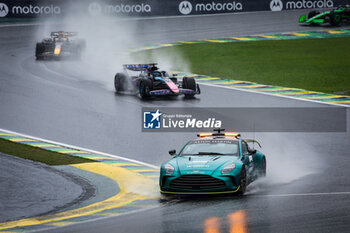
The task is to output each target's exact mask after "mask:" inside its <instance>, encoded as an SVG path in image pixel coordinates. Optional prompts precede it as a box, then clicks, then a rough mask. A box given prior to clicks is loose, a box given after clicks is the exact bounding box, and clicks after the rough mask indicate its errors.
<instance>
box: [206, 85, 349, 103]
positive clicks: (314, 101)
mask: <svg viewBox="0 0 350 233" xmlns="http://www.w3.org/2000/svg"><path fill="white" fill-rule="evenodd" d="M199 84H200V85H206V86H212V87H220V88H226V89H231V90H236V91H244V92H249V93H256V94H261V95H269V96H274V97H281V98H287V99H293V100H301V101H307V102H312V103H317V104H328V105H333V106H339V107H346V108H350V105H345V104H337V103H328V102H321V101H317V100H312V99H303V98H298V97H293V96H284V95H277V94H273V93H266V92H260V91H253V90H246V89H241V88H237V87H229V86H221V85H217V84H210V83H201V82H199Z"/></svg>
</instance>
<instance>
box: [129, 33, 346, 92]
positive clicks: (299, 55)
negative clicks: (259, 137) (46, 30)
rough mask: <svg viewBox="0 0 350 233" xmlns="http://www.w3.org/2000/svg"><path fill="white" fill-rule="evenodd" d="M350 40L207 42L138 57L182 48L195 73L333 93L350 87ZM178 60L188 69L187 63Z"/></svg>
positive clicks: (144, 56) (140, 55)
mask: <svg viewBox="0 0 350 233" xmlns="http://www.w3.org/2000/svg"><path fill="white" fill-rule="evenodd" d="M349 44H350V37H341V38H325V39H297V40H268V41H252V42H233V43H203V44H193V45H181V46H175V47H170V48H162V49H157V50H153V51H145V52H140V53H135V54H134V56H135V57H136V58H137V59H139V60H140V62H141V60H142V61H143V62H154V61H157V58H164V57H172V54H175V55H176V56H175V57H178V54H179V53H180V54H181V55H182V57H183V60H184V62H186V63H188V65H189V66H190V69H191V72H192V73H197V74H202V75H208V76H215V77H221V78H227V79H234V80H244V81H252V82H257V83H260V84H267V85H274V86H284V87H294V88H301V89H306V90H313V91H320V92H326V93H333V92H344V91H347V90H350V65H349V64H350V46H349ZM158 60H159V59H158ZM173 63H174V65H175V67H172V68H173V69H174V70H180V71H184V70H182V69H183V67H182V64H183V63H182V62H179V64H178V65H177V66H176V61H175V62H173Z"/></svg>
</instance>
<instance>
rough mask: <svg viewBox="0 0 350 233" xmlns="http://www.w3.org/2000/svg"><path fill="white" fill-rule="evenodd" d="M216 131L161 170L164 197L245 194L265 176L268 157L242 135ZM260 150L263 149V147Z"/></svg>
mask: <svg viewBox="0 0 350 233" xmlns="http://www.w3.org/2000/svg"><path fill="white" fill-rule="evenodd" d="M223 131H224V129H214V132H213V133H200V134H198V138H196V139H194V140H191V141H189V142H187V143H186V145H185V146H184V147H183V148H182V149H181V150H180V152H179V153H176V150H171V151H169V154H170V155H172V156H174V158H172V159H171V160H169V161H167V162H165V163H163V164H162V166H161V170H160V178H159V185H160V192H161V193H162V194H170V195H172V194H175V195H177V194H178V195H193V194H226V193H227V194H228V193H238V194H243V193H244V192H245V190H246V187H247V185H248V184H250V183H251V182H253V181H254V180H256V179H257V178H259V177H263V176H265V175H266V157H265V155H264V154H263V153H261V152H259V151H257V150H256V149H253V148H252V147H251V146H249V144H252V143H253V144H257V145H258V146H260V144H259V142H258V141H257V140H255V139H242V138H241V136H240V134H237V133H231V132H226V133H225V132H223ZM260 147H261V146H260Z"/></svg>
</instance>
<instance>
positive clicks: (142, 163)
mask: <svg viewBox="0 0 350 233" xmlns="http://www.w3.org/2000/svg"><path fill="white" fill-rule="evenodd" d="M0 130H1V131H4V132H7V133H11V134H15V135H18V136H22V137H26V138H30V139H35V140H38V141H42V142H47V143H51V144H56V145H60V146H64V147H69V148H72V149H76V150H81V151H87V152H90V153H94V154H99V155H104V156H108V157H112V158H116V159H122V160H125V161H128V162H132V163H137V164H140V165H144V166H147V167H151V168H154V169H159V167H158V166H155V165H152V164H149V163H145V162H141V161H138V160H134V159H128V158H125V157H121V156H117V155H112V154H108V153H104V152H100V151H96V150H91V149H86V148H83V147H78V146H72V145H69V144H65V143H61V142H56V141H51V140H47V139H43V138H38V137H34V136H30V135H26V134H22V133H17V132H14V131H10V130H6V129H1V128H0Z"/></svg>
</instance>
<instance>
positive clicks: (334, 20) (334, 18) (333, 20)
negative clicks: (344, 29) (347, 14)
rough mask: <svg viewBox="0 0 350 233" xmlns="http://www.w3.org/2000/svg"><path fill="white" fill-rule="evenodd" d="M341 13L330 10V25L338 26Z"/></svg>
mask: <svg viewBox="0 0 350 233" xmlns="http://www.w3.org/2000/svg"><path fill="white" fill-rule="evenodd" d="M341 20H342V18H341V15H340V14H338V13H334V12H331V13H330V14H329V23H330V24H331V25H332V26H338V25H339V24H340V23H341Z"/></svg>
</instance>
